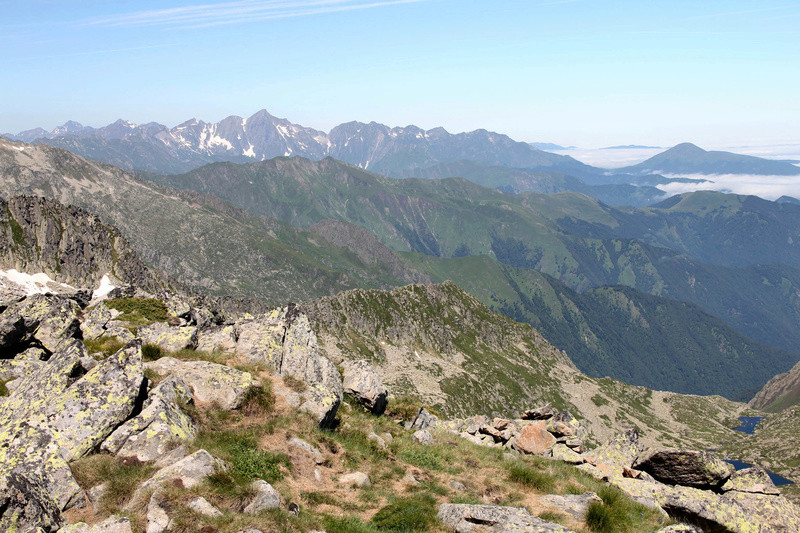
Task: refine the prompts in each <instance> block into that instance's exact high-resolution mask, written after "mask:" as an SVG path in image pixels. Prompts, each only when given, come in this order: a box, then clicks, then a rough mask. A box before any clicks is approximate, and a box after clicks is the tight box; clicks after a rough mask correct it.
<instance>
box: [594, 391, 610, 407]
mask: <svg viewBox="0 0 800 533" xmlns="http://www.w3.org/2000/svg"><path fill="white" fill-rule="evenodd" d="M592 403H593V404H595V405H596V406H597V407H602V406H603V405H608V398H604V397H603V396H600V395H599V394H595V395H594V396H592Z"/></svg>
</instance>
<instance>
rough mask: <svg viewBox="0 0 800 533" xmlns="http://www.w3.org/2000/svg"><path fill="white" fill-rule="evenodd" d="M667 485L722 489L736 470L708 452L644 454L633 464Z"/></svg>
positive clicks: (661, 450) (652, 452) (656, 452)
mask: <svg viewBox="0 0 800 533" xmlns="http://www.w3.org/2000/svg"><path fill="white" fill-rule="evenodd" d="M633 468H635V469H636V470H643V471H645V472H647V473H648V474H650V475H651V476H653V477H654V478H655V479H657V480H659V481H662V482H664V483H670V484H675V485H686V486H689V487H699V488H714V487H719V486H721V485H722V484H723V483H725V481H726V480H727V479H728V478H729V477H731V475H732V474H733V473H734V471H735V469H734V467H733V466H732V465H731V464H729V463H726V462H725V461H723V460H722V459H719V458H718V457H716V456H714V455H712V454H710V453H709V452H705V451H694V450H673V449H657V450H649V451H647V452H646V453H644V454H643V455H642V456H641V457H640V458H639V459H637V461H636V462H635V463H634V464H633Z"/></svg>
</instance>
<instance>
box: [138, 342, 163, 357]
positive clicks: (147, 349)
mask: <svg viewBox="0 0 800 533" xmlns="http://www.w3.org/2000/svg"><path fill="white" fill-rule="evenodd" d="M162 357H164V350H162V349H161V347H160V346H156V345H155V344H150V343H149V342H148V343H146V344H143V345H142V359H144V360H145V361H155V360H157V359H161V358H162Z"/></svg>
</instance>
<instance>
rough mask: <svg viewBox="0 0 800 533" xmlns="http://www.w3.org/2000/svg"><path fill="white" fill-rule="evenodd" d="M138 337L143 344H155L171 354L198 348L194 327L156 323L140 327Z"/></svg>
mask: <svg viewBox="0 0 800 533" xmlns="http://www.w3.org/2000/svg"><path fill="white" fill-rule="evenodd" d="M138 336H139V338H141V339H142V343H144V344H155V345H156V346H158V347H159V348H161V349H162V350H166V351H169V352H177V351H179V350H187V349H188V350H193V349H195V348H197V328H196V327H194V326H170V325H169V324H167V323H166V322H154V323H153V324H150V325H149V326H142V327H140V328H139V331H138Z"/></svg>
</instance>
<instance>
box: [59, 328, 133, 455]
mask: <svg viewBox="0 0 800 533" xmlns="http://www.w3.org/2000/svg"><path fill="white" fill-rule="evenodd" d="M143 380H144V374H143V368H142V351H141V346H140V345H139V344H138V343H132V344H129V345H128V346H126V347H125V348H123V349H122V350H120V351H118V352H117V353H116V354H114V355H112V356H110V357H108V358H107V359H105V360H104V361H102V362H100V363H99V364H98V365H97V366H96V367H94V368H93V369H91V370H90V371H89V372H88V373H86V375H85V376H83V377H82V378H80V379H79V380H78V381H76V382H75V383H74V384H73V385H72V386H70V387H69V388H68V389H67V390H66V391H65V392H64V393H63V394H61V395H60V396H58V397H56V398H53V400H52V401H51V402H50V404H49V405H48V406H47V408H46V410H45V416H46V417H47V419H48V421H49V424H50V426H51V427H52V428H53V430H54V431H55V432H56V436H57V439H58V442H59V445H60V446H61V455H62V456H63V457H64V458H65V459H67V460H68V461H70V460H73V459H77V458H79V457H81V456H83V455H84V454H86V453H87V452H89V451H90V450H92V449H94V448H95V447H96V446H98V445H99V444H100V443H101V442H103V441H104V440H105V439H106V437H108V436H109V435H110V434H111V432H112V431H113V430H114V428H116V427H117V426H119V425H120V424H121V423H122V422H123V421H125V420H126V419H127V418H128V417H129V416H130V414H131V412H132V411H133V407H134V405H135V403H136V399H137V397H138V396H139V394H140V392H141V390H140V389H141V386H142V382H143Z"/></svg>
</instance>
